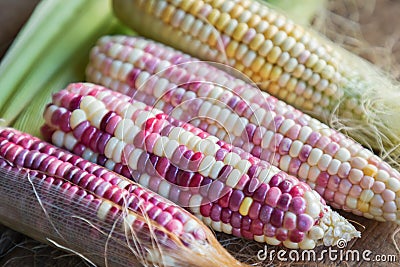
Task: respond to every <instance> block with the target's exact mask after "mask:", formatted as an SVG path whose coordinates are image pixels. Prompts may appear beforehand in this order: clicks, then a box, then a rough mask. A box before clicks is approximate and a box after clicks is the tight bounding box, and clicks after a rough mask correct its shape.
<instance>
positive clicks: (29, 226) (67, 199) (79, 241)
mask: <svg viewBox="0 0 400 267" xmlns="http://www.w3.org/2000/svg"><path fill="white" fill-rule="evenodd" d="M0 174H1V183H0V200H1V202H0V203H1V204H0V210H2V211H7V212H1V213H0V219H1V222H2V223H5V224H6V225H8V226H9V227H11V228H13V229H16V230H19V231H21V232H24V233H25V234H27V235H30V236H32V237H33V238H36V239H38V240H40V241H43V242H46V243H49V241H50V242H52V243H53V244H59V245H61V247H65V248H69V249H73V250H74V251H76V252H77V253H80V254H81V255H84V256H85V257H87V258H89V259H90V260H92V261H94V262H96V263H97V264H99V265H107V263H108V264H112V265H113V266H114V265H115V266H127V265H132V266H138V265H139V264H144V265H162V266H212V265H215V264H217V265H218V266H219V265H221V266H231V265H233V266H242V265H241V264H240V263H239V262H237V261H236V260H235V259H234V258H233V257H231V256H230V255H229V254H228V252H227V251H226V250H224V249H223V248H222V246H221V245H220V244H219V243H218V241H217V240H216V239H215V237H214V236H213V234H212V233H211V232H210V231H209V229H208V228H207V227H206V226H205V225H203V224H202V223H201V222H200V221H199V220H198V219H197V218H195V217H194V216H193V215H191V214H190V213H188V212H187V211H185V210H183V209H182V208H180V207H178V206H176V205H175V204H173V203H172V202H170V201H168V200H166V199H164V198H163V197H161V196H159V195H157V194H155V193H154V192H152V191H150V190H148V189H145V188H143V187H141V186H140V185H138V184H136V183H134V182H132V181H129V180H128V179H126V178H125V177H122V176H120V175H118V174H116V173H114V172H111V171H110V170H107V169H105V168H103V167H101V166H99V165H96V164H94V163H91V162H89V161H87V160H84V159H83V158H80V157H78V156H76V155H73V154H71V153H69V152H67V151H64V150H62V149H60V148H57V147H54V146H53V145H51V144H49V143H46V142H44V141H41V140H39V139H38V138H36V137H33V136H30V135H28V134H25V133H21V132H19V131H17V130H13V129H1V130H0ZM185 255H187V256H185ZM189 255H190V256H189Z"/></svg>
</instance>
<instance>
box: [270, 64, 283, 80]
mask: <svg viewBox="0 0 400 267" xmlns="http://www.w3.org/2000/svg"><path fill="white" fill-rule="evenodd" d="M282 72H283V71H282V68H281V67H278V66H275V67H274V68H273V69H272V71H271V81H273V82H275V81H277V80H278V79H279V77H280V76H281V75H282Z"/></svg>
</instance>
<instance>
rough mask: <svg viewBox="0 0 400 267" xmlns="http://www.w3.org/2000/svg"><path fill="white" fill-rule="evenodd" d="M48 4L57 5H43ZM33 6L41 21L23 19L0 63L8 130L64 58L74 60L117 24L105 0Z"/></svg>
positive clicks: (62, 66) (1, 103)
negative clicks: (22, 26)
mask: <svg viewBox="0 0 400 267" xmlns="http://www.w3.org/2000/svg"><path fill="white" fill-rule="evenodd" d="M52 1H54V2H59V4H58V5H56V4H50V3H47V2H52ZM38 8H39V11H35V12H34V14H39V15H42V17H41V19H42V20H43V21H38V20H39V19H40V18H37V17H36V16H33V18H34V20H33V23H32V24H31V20H29V21H28V24H27V25H26V26H25V27H24V30H23V31H22V32H21V33H20V35H19V36H18V37H17V40H16V43H15V45H13V46H12V48H11V50H10V51H9V52H8V53H7V55H6V58H5V60H4V61H3V62H2V65H1V66H2V67H1V69H0V84H1V85H2V92H1V93H0V106H2V109H1V112H0V117H1V118H2V119H3V120H5V125H7V126H8V125H11V123H12V122H13V120H15V118H16V117H17V116H18V114H19V113H20V112H21V111H22V110H23V109H24V107H25V106H26V105H27V104H28V103H29V102H32V99H33V98H34V97H35V96H36V95H37V94H38V93H39V91H40V90H43V87H44V86H45V84H46V82H47V81H49V80H51V79H52V77H53V76H54V75H56V73H57V71H60V70H61V69H65V64H66V62H67V61H68V60H70V59H75V60H76V58H77V57H76V56H77V54H78V52H79V51H80V50H82V49H85V48H86V49H87V50H86V51H87V53H88V51H89V48H90V46H91V45H93V44H94V42H95V41H96V40H97V38H99V37H100V36H102V35H104V34H108V33H110V29H112V27H115V25H116V24H117V22H116V19H115V18H114V17H113V14H112V10H111V5H110V2H109V1H108V0H72V1H63V0H46V1H44V3H43V4H41V5H40V6H39V7H38ZM60 10H62V11H60ZM64 12H66V13H64ZM54 13H56V14H58V16H57V15H56V16H54ZM39 15H37V16H39ZM46 15H47V17H46ZM58 18H60V19H58ZM47 20H50V21H47ZM44 21H45V22H46V26H43V25H44V24H43V23H44ZM52 24H53V25H52ZM49 25H52V26H49ZM47 28H50V31H48V29H47ZM35 32H36V33H37V34H35ZM43 36H45V37H43ZM41 42H43V44H42V43H41ZM86 57H87V55H86ZM21 66H23V67H21ZM5 103H8V104H9V103H12V104H9V105H7V106H5V105H4V104H5Z"/></svg>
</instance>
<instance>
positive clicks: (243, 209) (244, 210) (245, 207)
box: [239, 197, 253, 216]
mask: <svg viewBox="0 0 400 267" xmlns="http://www.w3.org/2000/svg"><path fill="white" fill-rule="evenodd" d="M251 204H253V199H252V198H250V197H245V198H244V199H243V202H242V204H241V205H240V208H239V213H240V214H241V215H242V216H246V215H247V214H249V209H250V206H251Z"/></svg>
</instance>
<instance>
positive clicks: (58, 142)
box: [51, 131, 65, 147]
mask: <svg viewBox="0 0 400 267" xmlns="http://www.w3.org/2000/svg"><path fill="white" fill-rule="evenodd" d="M64 136H65V133H64V132H62V131H55V132H54V133H53V135H52V136H51V142H52V143H53V144H54V145H55V146H58V147H63V145H64V143H65V142H64Z"/></svg>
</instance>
